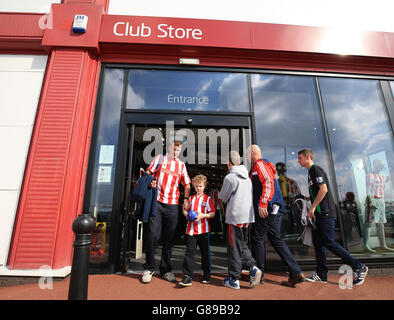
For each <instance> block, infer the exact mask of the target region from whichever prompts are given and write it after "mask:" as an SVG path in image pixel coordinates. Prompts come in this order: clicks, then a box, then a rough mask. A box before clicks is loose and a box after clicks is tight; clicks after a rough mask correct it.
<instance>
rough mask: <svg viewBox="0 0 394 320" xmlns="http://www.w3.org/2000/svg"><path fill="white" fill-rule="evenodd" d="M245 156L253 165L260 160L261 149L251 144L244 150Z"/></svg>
mask: <svg viewBox="0 0 394 320" xmlns="http://www.w3.org/2000/svg"><path fill="white" fill-rule="evenodd" d="M246 155H247V157H248V159H249V160H250V162H251V163H255V162H256V161H257V160H259V159H260V158H261V149H260V147H259V146H258V145H257V144H252V145H251V146H249V147H248V149H247V150H246Z"/></svg>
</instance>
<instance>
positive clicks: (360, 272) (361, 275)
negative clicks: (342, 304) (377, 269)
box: [353, 265, 368, 286]
mask: <svg viewBox="0 0 394 320" xmlns="http://www.w3.org/2000/svg"><path fill="white" fill-rule="evenodd" d="M367 274H368V267H367V266H366V265H363V266H362V267H361V268H360V269H357V270H355V271H354V272H353V285H354V286H360V285H362V284H363V283H364V281H365V278H366V277H367Z"/></svg>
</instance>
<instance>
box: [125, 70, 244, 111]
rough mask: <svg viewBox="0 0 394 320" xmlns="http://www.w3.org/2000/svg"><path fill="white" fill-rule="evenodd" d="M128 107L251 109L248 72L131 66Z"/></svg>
mask: <svg viewBox="0 0 394 320" xmlns="http://www.w3.org/2000/svg"><path fill="white" fill-rule="evenodd" d="M126 108H127V109H168V110H184V111H229V112H249V95H248V82H247V75H246V74H242V73H221V72H220V73H219V72H197V71H194V72H190V71H167V70H130V75H129V83H128V87H127V105H126Z"/></svg>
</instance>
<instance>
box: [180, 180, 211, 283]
mask: <svg viewBox="0 0 394 320" xmlns="http://www.w3.org/2000/svg"><path fill="white" fill-rule="evenodd" d="M192 185H193V188H194V190H195V191H196V194H195V195H193V196H191V197H190V210H193V211H196V212H198V216H197V219H196V220H194V221H188V223H187V226H186V239H187V246H186V252H185V259H184V260H183V274H184V276H183V279H182V281H181V282H180V283H179V284H180V285H181V286H184V287H187V286H191V285H192V275H193V266H194V257H195V255H196V249H197V244H198V246H199V248H200V252H201V267H202V270H203V272H204V275H203V280H202V282H203V283H209V282H210V273H211V253H210V250H209V232H210V231H211V230H210V226H209V221H208V220H209V219H212V218H213V217H214V216H215V206H214V204H213V200H212V198H211V197H210V196H208V195H206V194H205V193H204V190H205V188H206V186H207V177H206V176H204V175H202V174H199V175H197V176H195V177H194V178H193V179H192ZM183 214H184V216H185V217H186V219H187V214H188V211H187V210H183Z"/></svg>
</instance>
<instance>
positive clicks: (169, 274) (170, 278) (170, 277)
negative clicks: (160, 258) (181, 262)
mask: <svg viewBox="0 0 394 320" xmlns="http://www.w3.org/2000/svg"><path fill="white" fill-rule="evenodd" d="M163 278H164V279H166V280H167V281H169V282H174V281H176V278H175V275H174V274H173V273H172V272H167V273H166V274H164V276H163Z"/></svg>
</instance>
